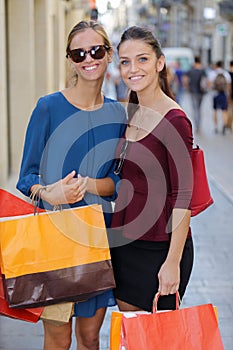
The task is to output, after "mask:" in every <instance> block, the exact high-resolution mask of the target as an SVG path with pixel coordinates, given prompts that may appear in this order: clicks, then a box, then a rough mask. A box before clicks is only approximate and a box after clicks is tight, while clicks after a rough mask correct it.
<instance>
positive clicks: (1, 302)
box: [0, 271, 44, 323]
mask: <svg viewBox="0 0 233 350" xmlns="http://www.w3.org/2000/svg"><path fill="white" fill-rule="evenodd" d="M43 309H44V308H43V307H38V308H31V309H12V308H10V307H9V305H8V303H7V301H6V299H5V296H4V289H3V284H2V275H1V271H0V315H1V316H6V317H10V318H15V319H18V320H22V321H27V322H33V323H36V322H37V321H38V320H39V319H40V315H41V313H42V311H43Z"/></svg>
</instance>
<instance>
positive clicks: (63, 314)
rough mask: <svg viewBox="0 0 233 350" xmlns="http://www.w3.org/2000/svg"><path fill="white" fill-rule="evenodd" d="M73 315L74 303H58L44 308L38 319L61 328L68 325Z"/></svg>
mask: <svg viewBox="0 0 233 350" xmlns="http://www.w3.org/2000/svg"><path fill="white" fill-rule="evenodd" d="M73 314H74V303H72V302H69V303H59V304H55V305H48V306H45V307H44V310H43V312H42V314H41V316H40V318H41V320H43V321H46V322H49V323H52V324H54V325H56V326H61V325H63V324H65V323H68V322H69V320H70V318H71V317H72V316H73Z"/></svg>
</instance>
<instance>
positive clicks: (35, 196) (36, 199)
mask: <svg viewBox="0 0 233 350" xmlns="http://www.w3.org/2000/svg"><path fill="white" fill-rule="evenodd" d="M46 188H47V187H46V186H40V187H38V188H37V189H36V190H35V191H34V192H32V193H31V195H30V199H31V200H32V205H33V206H34V215H39V213H40V211H39V204H40V201H41V192H42V191H45V190H46ZM55 210H60V211H61V210H62V205H61V204H58V205H54V207H53V211H55Z"/></svg>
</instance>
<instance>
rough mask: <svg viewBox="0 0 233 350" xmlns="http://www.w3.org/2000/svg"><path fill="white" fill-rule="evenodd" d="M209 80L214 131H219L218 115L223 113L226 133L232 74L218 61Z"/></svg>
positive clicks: (223, 127) (223, 128)
mask: <svg viewBox="0 0 233 350" xmlns="http://www.w3.org/2000/svg"><path fill="white" fill-rule="evenodd" d="M208 79H209V82H210V86H211V88H212V90H213V121H214V132H215V133H216V134H217V133H218V131H219V126H218V124H219V123H218V115H219V114H221V119H222V123H221V124H222V134H223V135H225V133H226V129H227V121H228V98H229V95H230V91H231V76H230V74H229V72H228V71H227V70H226V69H224V68H223V62H222V61H217V62H216V65H215V69H213V70H212V71H211V72H210V73H209V77H208Z"/></svg>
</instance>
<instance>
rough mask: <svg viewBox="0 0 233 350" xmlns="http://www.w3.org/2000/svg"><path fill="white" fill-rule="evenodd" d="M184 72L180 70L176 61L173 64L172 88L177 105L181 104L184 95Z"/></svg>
mask: <svg viewBox="0 0 233 350" xmlns="http://www.w3.org/2000/svg"><path fill="white" fill-rule="evenodd" d="M183 80H184V71H183V69H182V68H181V65H180V62H179V61H176V64H175V82H174V85H175V86H176V87H174V89H175V91H176V93H175V98H176V102H177V103H179V104H180V103H181V102H182V98H183V94H184V81H183Z"/></svg>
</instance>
